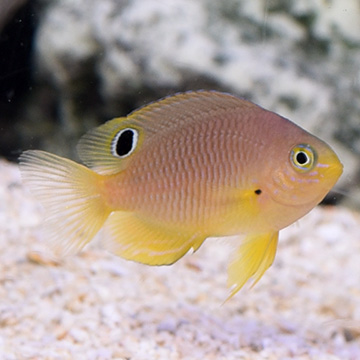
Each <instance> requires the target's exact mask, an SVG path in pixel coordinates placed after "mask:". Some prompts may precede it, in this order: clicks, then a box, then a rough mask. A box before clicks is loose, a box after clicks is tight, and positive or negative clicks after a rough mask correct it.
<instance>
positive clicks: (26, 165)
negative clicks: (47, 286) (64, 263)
mask: <svg viewBox="0 0 360 360" xmlns="http://www.w3.org/2000/svg"><path fill="white" fill-rule="evenodd" d="M20 171H21V175H22V178H23V180H24V182H25V183H26V185H28V186H29V188H30V190H31V192H32V193H33V194H34V195H35V197H36V198H38V200H39V201H40V202H41V203H42V204H43V206H44V208H45V211H46V219H45V222H44V230H45V233H46V236H48V238H49V241H51V242H52V243H53V244H54V252H55V254H56V255H60V256H63V255H69V254H74V253H76V252H78V251H80V250H81V249H82V248H83V247H84V246H85V245H86V244H87V243H88V242H89V241H90V240H91V239H92V238H93V237H94V236H95V235H96V233H97V232H98V231H99V230H100V228H101V227H102V226H103V224H104V222H105V220H106V219H107V217H108V216H109V214H110V212H111V210H110V209H109V208H108V207H107V206H106V204H105V202H104V200H103V199H102V196H101V193H100V191H99V189H100V184H101V181H102V176H101V175H99V174H97V173H95V172H93V171H92V170H90V169H88V168H86V167H85V166H82V165H80V164H77V163H76V162H73V161H71V160H68V159H65V158H62V157H59V156H56V155H53V154H50V153H47V152H44V151H39V150H29V151H25V152H24V153H23V154H22V155H21V156H20Z"/></svg>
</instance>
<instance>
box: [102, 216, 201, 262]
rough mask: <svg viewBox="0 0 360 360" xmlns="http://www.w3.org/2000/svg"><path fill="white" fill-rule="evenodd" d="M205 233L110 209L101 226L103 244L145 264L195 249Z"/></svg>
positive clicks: (114, 251)
mask: <svg viewBox="0 0 360 360" xmlns="http://www.w3.org/2000/svg"><path fill="white" fill-rule="evenodd" d="M204 240H205V236H204V235H201V234H198V233H195V234H191V233H189V232H186V231H184V232H183V231H177V230H174V229H172V228H171V227H165V226H160V225H157V224H153V223H151V222H148V221H146V220H144V219H142V218H141V217H138V216H137V215H136V214H134V213H128V212H121V211H118V212H114V213H112V214H111V215H110V216H109V218H108V219H107V221H106V223H105V227H104V241H103V243H104V246H105V248H106V249H108V250H109V251H111V252H112V253H114V254H116V255H119V256H121V257H123V258H125V259H127V260H133V261H137V262H140V263H143V264H148V265H170V264H172V263H174V262H176V261H177V260H179V259H180V258H181V257H183V256H184V255H185V254H186V253H187V252H188V251H189V250H190V249H191V248H193V250H194V251H196V250H197V249H198V248H199V247H200V245H201V244H202V243H203V241H204Z"/></svg>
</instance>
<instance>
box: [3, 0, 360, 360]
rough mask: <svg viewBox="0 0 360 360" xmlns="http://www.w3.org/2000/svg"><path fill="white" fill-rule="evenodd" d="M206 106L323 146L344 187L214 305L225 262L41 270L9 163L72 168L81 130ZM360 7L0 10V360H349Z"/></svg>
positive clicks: (275, 4)
mask: <svg viewBox="0 0 360 360" xmlns="http://www.w3.org/2000/svg"><path fill="white" fill-rule="evenodd" d="M197 89H213V90H218V91H225V92H230V93H232V94H235V95H237V96H240V97H244V98H246V99H248V100H251V101H253V102H255V103H257V104H259V105H260V106H263V107H264V108H266V109H269V110H272V111H275V112H277V113H279V114H281V115H283V116H285V117H287V118H289V119H290V120H292V121H294V122H295V123H297V124H299V125H301V126H302V127H304V128H305V129H307V130H309V131H310V132H312V133H314V134H315V135H317V136H318V137H320V138H322V139H324V140H325V141H326V142H327V143H329V144H330V145H331V146H332V147H333V148H334V149H335V150H336V152H337V153H338V155H339V157H340V158H341V161H342V162H343V164H344V175H343V176H342V178H341V180H340V181H339V183H338V185H337V186H336V189H335V191H334V192H332V193H331V194H330V195H329V197H328V198H327V199H326V203H327V205H329V204H331V205H334V204H335V205H336V206H323V207H318V208H316V209H314V211H312V212H311V213H310V214H309V215H308V216H307V217H305V218H304V219H302V220H300V221H299V222H297V223H296V224H294V225H293V226H291V227H290V228H287V229H285V230H284V231H283V232H282V234H281V238H280V242H279V249H278V254H277V256H276V260H275V262H274V265H273V266H272V267H271V269H269V270H268V271H267V273H266V274H265V276H264V278H263V279H262V280H261V282H260V283H259V284H257V285H256V287H255V288H253V289H249V288H245V289H243V290H242V291H241V292H240V293H239V294H238V295H237V296H236V297H234V298H233V299H231V300H230V301H229V302H227V303H225V304H223V305H221V304H222V303H223V301H224V300H225V299H226V297H227V294H228V293H227V290H228V289H227V288H226V285H225V284H226V264H227V262H228V257H229V253H231V249H232V247H231V244H230V245H229V244H228V243H226V241H225V240H218V241H215V240H213V239H210V240H208V241H207V243H206V244H205V245H204V246H203V247H202V248H201V249H200V250H199V251H198V252H197V253H196V254H194V255H191V256H190V255H188V256H186V257H185V258H184V259H182V260H181V261H179V262H178V263H176V264H175V265H173V266H172V267H166V268H163V267H161V268H149V267H145V266H143V265H139V264H135V263H131V262H126V261H124V260H122V259H120V258H117V257H114V256H112V255H110V254H109V253H107V252H105V251H103V250H102V249H99V247H98V246H97V245H96V244H94V245H91V246H89V247H87V248H86V249H85V251H84V252H82V253H81V254H80V255H78V256H75V257H71V258H66V259H61V260H59V259H55V258H53V257H52V256H51V255H49V252H48V249H46V247H45V245H44V243H45V242H46V241H45V240H46V239H43V238H42V235H41V231H40V230H39V226H40V225H41V223H42V219H43V213H42V210H41V207H40V206H39V205H38V204H37V203H36V201H35V200H34V199H33V198H32V197H31V195H30V194H29V192H28V191H27V189H25V188H24V187H23V185H22V182H21V178H20V174H19V171H18V168H17V164H16V163H17V159H18V156H19V155H20V154H21V152H22V151H24V150H27V149H43V150H47V151H50V152H53V153H56V154H59V155H63V156H67V157H70V158H72V159H75V160H78V157H77V154H76V150H75V149H76V143H77V141H78V139H79V137H80V136H81V135H82V134H84V132H85V131H87V130H88V129H89V128H91V127H94V126H96V125H98V124H100V123H103V122H105V121H106V120H109V119H111V118H113V117H118V116H124V115H126V114H128V113H129V112H130V111H132V110H134V109H136V108H138V107H139V106H143V105H145V104H147V103H148V102H150V101H154V100H157V99H159V98H161V97H164V96H167V95H170V94H174V93H177V92H180V91H187V90H197ZM359 99H360V2H359V0H297V1H287V0H221V1H214V0H100V1H99V0H12V1H11V0H0V174H1V176H0V358H1V359H11V360H12V359H105V360H106V359H139V360H142V359H144V360H151V359H166V360H169V359H171V360H178V359H179V360H180V359H181V360H183V359H185V360H191V359H209V360H213V359H221V360H223V359H224V360H225V359H241V360H242V359H268V360H269V359H289V358H295V359H319V360H321V359H326V360H329V359H330V360H340V359H341V360H343V359H349V360H350V359H358V358H360V278H359V274H360V261H359V256H360V235H359V234H360V231H359V230H360V216H359V208H360V188H359V181H360V161H359V156H360V102H359Z"/></svg>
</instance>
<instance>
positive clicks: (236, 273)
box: [228, 232, 279, 299]
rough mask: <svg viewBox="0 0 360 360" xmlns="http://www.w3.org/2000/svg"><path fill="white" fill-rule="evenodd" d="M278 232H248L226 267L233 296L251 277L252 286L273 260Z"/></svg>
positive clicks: (231, 295)
mask: <svg viewBox="0 0 360 360" xmlns="http://www.w3.org/2000/svg"><path fill="white" fill-rule="evenodd" d="M278 236H279V233H278V232H271V233H266V234H250V235H248V236H247V237H246V239H245V241H244V243H243V244H241V245H240V247H239V249H238V250H237V252H236V254H235V256H234V258H233V260H232V262H231V263H230V265H229V268H228V286H229V287H231V294H230V296H229V297H228V299H230V298H231V297H233V296H234V295H235V294H236V293H237V292H238V291H239V290H240V289H241V288H242V287H243V286H244V285H245V283H246V282H247V281H248V280H249V279H250V278H251V277H253V283H252V285H251V286H252V287H253V286H254V285H255V284H256V283H257V282H258V281H259V280H260V279H261V277H262V276H263V275H264V273H265V271H266V270H267V269H268V268H269V267H270V266H271V264H272V263H273V261H274V258H275V254H276V249H277V243H278Z"/></svg>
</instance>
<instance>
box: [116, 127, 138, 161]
mask: <svg viewBox="0 0 360 360" xmlns="http://www.w3.org/2000/svg"><path fill="white" fill-rule="evenodd" d="M137 140H138V132H137V130H135V129H132V128H126V129H122V130H120V131H119V132H118V133H117V134H116V135H115V137H114V139H113V141H112V142H111V153H112V154H113V155H114V156H116V157H119V158H124V157H127V156H129V155H130V154H131V153H132V152H133V151H134V150H135V148H136V145H137Z"/></svg>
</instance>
